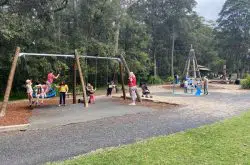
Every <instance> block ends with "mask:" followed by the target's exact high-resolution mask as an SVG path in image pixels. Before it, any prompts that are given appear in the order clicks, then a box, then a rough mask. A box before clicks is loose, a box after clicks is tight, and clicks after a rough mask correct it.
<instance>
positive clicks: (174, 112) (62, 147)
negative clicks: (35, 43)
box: [0, 89, 250, 165]
mask: <svg viewBox="0 0 250 165" xmlns="http://www.w3.org/2000/svg"><path fill="white" fill-rule="evenodd" d="M155 91H156V93H155V94H157V95H158V96H155V97H154V98H157V97H158V99H163V100H165V101H166V100H168V101H172V102H173V103H176V102H182V103H183V100H185V98H188V100H189V101H188V102H185V103H186V106H185V107H181V108H178V109H170V110H161V111H155V110H154V111H151V110H150V108H146V107H135V110H136V113H130V112H129V111H130V110H129V109H130V108H131V107H129V106H124V105H118V104H116V105H112V106H111V104H113V103H112V102H109V101H105V102H103V103H102V102H101V103H98V105H96V108H94V107H93V111H91V112H94V111H95V112H94V113H93V114H95V115H93V116H94V117H93V120H91V121H86V122H83V123H78V124H69V125H65V126H57V127H54V128H49V129H39V130H29V131H26V132H13V133H2V134H0V148H1V150H0V162H1V165H10V164H11V165H17V164H18V165H22V164H23V165H29V164H30V165H33V164H42V163H45V162H48V161H57V160H64V159H67V158H69V157H73V156H76V155H79V154H84V153H88V152H90V151H93V150H96V149H99V148H106V147H113V146H119V145H121V144H128V143H133V142H135V141H137V140H141V139H145V138H149V137H154V136H158V135H168V134H172V133H175V132H180V131H184V130H187V129H190V128H195V127H199V126H202V125H204V124H209V123H213V122H216V121H219V120H222V119H225V118H228V117H231V116H234V115H238V114H240V113H242V112H243V111H247V110H248V108H250V103H248V98H250V94H249V92H238V91H235V92H233V94H231V93H228V92H226V91H225V90H223V91H221V92H218V91H216V90H215V91H214V92H211V95H209V96H207V97H200V98H197V97H185V98H183V97H179V96H175V97H170V96H169V94H166V93H163V92H164V91H162V89H160V90H159V91H157V89H155ZM222 93H224V94H222ZM172 98H175V99H173V100H171V99H172ZM202 100H203V101H202ZM207 102H208V104H204V103H207ZM99 104H100V106H99ZM109 104H110V105H109ZM212 104H213V106H212ZM104 105H105V106H108V107H111V108H113V107H115V108H114V109H113V111H112V110H110V111H109V110H107V109H106V110H107V111H108V115H107V114H103V116H102V115H100V116H99V115H98V113H101V112H100V111H99V110H98V109H100V108H103V106H104ZM106 110H105V111H106ZM115 110H119V111H127V112H129V113H127V112H126V113H121V114H117V115H116V116H114V117H108V116H110V113H114V112H115ZM38 111H39V110H38ZM48 111H49V109H48ZM72 111H73V112H75V111H76V114H77V115H79V114H80V112H77V110H76V109H74V108H73V109H72ZM83 111H84V110H83ZM59 112H60V113H62V112H65V111H64V110H59ZM59 112H57V111H56V112H54V111H53V112H51V113H52V114H55V116H54V119H55V118H57V117H56V116H58V113H59ZM84 113H85V114H86V115H89V116H91V113H90V112H89V111H86V112H84ZM88 113H90V114H88ZM65 114H67V115H69V114H68V113H65ZM105 115H106V116H105ZM121 115H123V116H121ZM41 116H43V114H42V113H41ZM103 117H105V118H103ZM59 118H62V119H64V117H61V116H60V115H59ZM66 118H67V117H65V119H66ZM33 119H35V118H33ZM37 120H38V117H37ZM34 122H35V121H34ZM37 123H39V122H37ZM40 123H42V122H40ZM69 123H71V122H69ZM38 125H39V124H38ZM40 126H41V125H40ZM44 126H46V125H44Z"/></svg>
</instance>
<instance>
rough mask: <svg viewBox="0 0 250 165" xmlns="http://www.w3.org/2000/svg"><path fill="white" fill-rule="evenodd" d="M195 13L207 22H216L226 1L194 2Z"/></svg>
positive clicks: (203, 0)
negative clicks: (195, 4) (195, 3)
mask: <svg viewBox="0 0 250 165" xmlns="http://www.w3.org/2000/svg"><path fill="white" fill-rule="evenodd" d="M196 1H197V6H196V9H195V11H197V13H198V14H199V15H201V16H203V17H205V18H206V19H207V20H214V21H215V20H216V19H217V18H218V14H219V13H220V11H221V9H222V7H223V4H224V3H225V1H226V0H196Z"/></svg>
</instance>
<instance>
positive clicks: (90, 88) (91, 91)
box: [86, 83, 95, 104]
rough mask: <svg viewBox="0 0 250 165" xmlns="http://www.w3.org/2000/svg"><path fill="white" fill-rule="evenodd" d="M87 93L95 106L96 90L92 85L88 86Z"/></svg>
mask: <svg viewBox="0 0 250 165" xmlns="http://www.w3.org/2000/svg"><path fill="white" fill-rule="evenodd" d="M86 91H87V95H88V96H89V103H90V104H95V89H94V87H93V86H92V85H91V84H90V83H88V84H87V89H86Z"/></svg>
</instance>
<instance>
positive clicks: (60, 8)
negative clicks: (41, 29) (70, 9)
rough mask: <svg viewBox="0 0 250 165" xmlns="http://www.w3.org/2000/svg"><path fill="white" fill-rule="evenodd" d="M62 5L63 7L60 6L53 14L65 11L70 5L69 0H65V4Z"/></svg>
mask: <svg viewBox="0 0 250 165" xmlns="http://www.w3.org/2000/svg"><path fill="white" fill-rule="evenodd" d="M61 5H62V6H60V7H59V8H57V9H55V10H53V11H52V12H53V13H56V12H58V11H61V10H63V9H65V8H66V7H67V5H68V0H63V2H62V4H61Z"/></svg>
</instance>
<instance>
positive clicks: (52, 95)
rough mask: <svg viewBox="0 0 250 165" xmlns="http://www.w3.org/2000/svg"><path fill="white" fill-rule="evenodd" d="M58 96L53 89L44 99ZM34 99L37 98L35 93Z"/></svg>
mask: <svg viewBox="0 0 250 165" xmlns="http://www.w3.org/2000/svg"><path fill="white" fill-rule="evenodd" d="M55 96H56V90H54V89H53V88H50V90H49V92H48V93H47V94H46V97H44V98H51V97H55ZM33 98H36V94H35V93H33ZM39 98H42V96H40V97H39Z"/></svg>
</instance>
